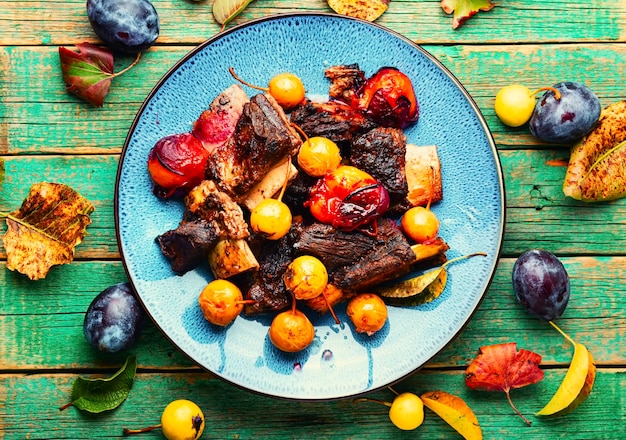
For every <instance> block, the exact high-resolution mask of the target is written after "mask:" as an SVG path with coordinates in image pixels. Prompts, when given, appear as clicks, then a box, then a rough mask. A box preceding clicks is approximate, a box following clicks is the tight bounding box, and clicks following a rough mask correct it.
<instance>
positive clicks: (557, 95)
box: [530, 87, 561, 101]
mask: <svg viewBox="0 0 626 440" xmlns="http://www.w3.org/2000/svg"><path fill="white" fill-rule="evenodd" d="M544 90H548V91H551V92H552V93H554V99H556V100H557V101H558V100H560V99H561V92H559V91H558V89H555V88H554V87H541V88H539V89H537V90H535V91H534V92H531V93H530V96H535V95H536V94H537V93H539V92H541V91H544Z"/></svg>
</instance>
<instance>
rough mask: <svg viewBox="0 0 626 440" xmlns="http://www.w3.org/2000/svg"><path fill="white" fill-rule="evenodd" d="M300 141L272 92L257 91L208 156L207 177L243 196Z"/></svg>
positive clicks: (222, 187)
mask: <svg viewBox="0 0 626 440" xmlns="http://www.w3.org/2000/svg"><path fill="white" fill-rule="evenodd" d="M301 144H302V141H301V139H300V137H299V136H298V133H297V132H296V131H295V129H294V128H293V127H292V126H291V125H290V123H289V120H288V119H287V116H286V115H285V112H284V111H283V109H282V108H281V107H280V106H279V105H278V103H277V102H276V100H274V98H272V97H271V96H270V95H269V94H259V95H255V96H253V97H252V98H251V99H250V101H249V102H248V103H246V104H245V106H244V109H243V113H242V115H241V118H239V121H238V122H237V126H236V127H235V132H234V133H233V135H232V137H231V138H229V140H228V141H227V142H226V143H225V144H223V145H221V146H218V147H217V148H216V150H215V152H214V154H213V155H212V156H210V157H209V160H208V161H207V167H206V177H207V179H208V180H213V181H215V182H216V183H217V185H218V186H219V187H220V189H221V190H223V191H225V192H226V193H228V194H229V195H231V196H232V197H233V198H235V199H239V198H242V197H244V196H245V194H246V192H248V191H249V190H250V189H251V188H252V187H253V186H254V185H255V184H256V183H258V182H259V181H261V179H263V177H264V176H265V175H266V174H267V172H268V171H269V170H270V169H271V168H272V167H273V166H274V165H276V164H277V163H278V162H280V161H282V160H284V158H285V157H287V156H293V155H295V154H296V153H297V151H298V148H299V147H300V145H301Z"/></svg>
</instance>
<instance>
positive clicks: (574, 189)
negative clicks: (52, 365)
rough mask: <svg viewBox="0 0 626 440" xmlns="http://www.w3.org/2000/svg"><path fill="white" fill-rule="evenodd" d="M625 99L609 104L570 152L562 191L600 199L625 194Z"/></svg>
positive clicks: (604, 199) (593, 200)
mask: <svg viewBox="0 0 626 440" xmlns="http://www.w3.org/2000/svg"><path fill="white" fill-rule="evenodd" d="M625 170H626V101H619V102H616V103H614V104H611V105H609V106H608V107H606V108H605V109H604V110H602V113H601V114H600V119H599V120H598V122H597V123H596V125H595V127H594V128H593V130H592V131H591V132H590V133H589V134H587V136H585V137H584V138H583V139H582V140H581V141H580V142H579V143H577V144H576V145H575V146H574V147H573V148H572V151H571V154H570V159H569V164H568V167H567V171H566V174H565V180H564V182H563V193H564V194H565V195H566V196H568V197H572V198H573V199H576V200H582V201H585V202H600V201H608V200H616V199H619V198H622V197H625V196H626V171H625Z"/></svg>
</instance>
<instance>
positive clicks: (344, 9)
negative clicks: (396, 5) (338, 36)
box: [328, 0, 391, 21]
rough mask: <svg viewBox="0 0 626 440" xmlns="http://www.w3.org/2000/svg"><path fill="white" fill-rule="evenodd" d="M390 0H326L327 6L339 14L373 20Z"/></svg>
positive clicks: (380, 13) (387, 5)
mask: <svg viewBox="0 0 626 440" xmlns="http://www.w3.org/2000/svg"><path fill="white" fill-rule="evenodd" d="M390 2H391V0H328V6H330V8H331V9H332V10H333V11H335V12H336V13H337V14H340V15H347V16H348V17H355V18H360V19H362V20H367V21H374V20H376V19H377V18H378V17H380V16H381V15H383V13H384V12H385V11H386V10H387V8H389V3H390Z"/></svg>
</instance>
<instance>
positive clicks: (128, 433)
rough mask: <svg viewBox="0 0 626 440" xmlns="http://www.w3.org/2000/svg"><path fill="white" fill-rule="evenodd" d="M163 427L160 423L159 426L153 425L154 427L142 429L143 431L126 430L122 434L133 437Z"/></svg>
mask: <svg viewBox="0 0 626 440" xmlns="http://www.w3.org/2000/svg"><path fill="white" fill-rule="evenodd" d="M160 427H161V424H160V423H159V424H158V425H153V426H147V427H145V428H141V429H128V428H124V429H123V430H122V434H124V435H132V434H141V433H143V432H150V431H154V430H155V429H159V428H160Z"/></svg>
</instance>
